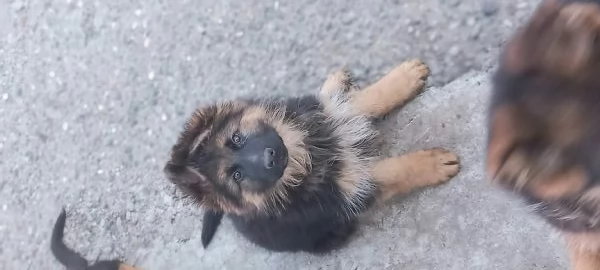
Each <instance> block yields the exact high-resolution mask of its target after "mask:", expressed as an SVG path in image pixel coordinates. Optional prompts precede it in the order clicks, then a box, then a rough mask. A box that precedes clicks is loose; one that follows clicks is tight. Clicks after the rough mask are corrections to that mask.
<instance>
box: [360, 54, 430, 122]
mask: <svg viewBox="0 0 600 270" xmlns="http://www.w3.org/2000/svg"><path fill="white" fill-rule="evenodd" d="M428 76H429V67H427V65H425V63H423V62H422V61H421V60H416V59H415V60H410V61H406V62H403V63H402V64H400V65H398V66H397V67H396V68H394V69H393V70H392V71H390V72H389V73H388V74H386V75H385V76H383V77H382V78H380V79H379V80H378V81H377V82H375V83H373V84H371V85H369V86H367V87H366V88H365V89H362V90H361V91H357V92H353V93H352V100H351V102H352V106H353V107H354V109H356V110H357V111H358V112H360V113H362V114H365V115H367V116H370V117H375V118H377V117H382V116H384V115H386V114H388V113H389V112H391V111H392V110H394V109H396V108H398V107H400V106H402V105H404V104H405V103H406V102H408V101H409V100H411V99H412V98H414V97H415V96H416V95H417V94H419V93H420V92H421V90H423V88H424V87H425V80H426V79H427V77H428Z"/></svg>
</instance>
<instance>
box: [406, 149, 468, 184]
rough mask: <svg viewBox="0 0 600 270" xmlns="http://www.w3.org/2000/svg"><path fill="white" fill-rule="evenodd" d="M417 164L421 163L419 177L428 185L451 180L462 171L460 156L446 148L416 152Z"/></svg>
mask: <svg viewBox="0 0 600 270" xmlns="http://www.w3.org/2000/svg"><path fill="white" fill-rule="evenodd" d="M414 155H415V158H417V159H418V160H417V162H416V164H420V167H421V168H420V169H421V173H420V174H419V176H418V177H420V178H421V181H423V182H425V183H427V184H428V185H436V184H441V183H443V182H446V181H448V180H450V179H451V178H452V177H454V176H456V175H457V174H458V173H459V172H460V160H459V158H458V156H457V155H456V154H454V153H452V152H450V151H448V150H446V149H442V148H433V149H428V150H421V151H418V152H415V153H414Z"/></svg>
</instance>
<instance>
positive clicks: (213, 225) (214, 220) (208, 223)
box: [201, 210, 223, 248]
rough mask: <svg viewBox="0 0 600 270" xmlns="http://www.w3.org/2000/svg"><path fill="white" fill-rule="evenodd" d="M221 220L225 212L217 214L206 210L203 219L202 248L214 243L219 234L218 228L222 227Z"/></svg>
mask: <svg viewBox="0 0 600 270" xmlns="http://www.w3.org/2000/svg"><path fill="white" fill-rule="evenodd" d="M221 219H223V212H215V211H211V210H206V212H204V217H203V219H202V234H201V239H202V246H203V247H204V248H206V247H207V246H208V244H210V241H212V239H213V237H214V236H215V232H217V228H218V227H219V225H221Z"/></svg>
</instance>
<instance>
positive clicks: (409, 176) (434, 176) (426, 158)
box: [372, 148, 460, 201]
mask: <svg viewBox="0 0 600 270" xmlns="http://www.w3.org/2000/svg"><path fill="white" fill-rule="evenodd" d="M459 171H460V165H459V158H458V156H457V155H455V154H454V153H452V152H450V151H447V150H444V149H441V148H434V149H429V150H421V151H416V152H412V153H409V154H406V155H403V156H398V157H392V158H387V159H383V160H381V161H379V162H377V163H375V165H374V166H373V169H372V175H373V178H374V179H375V181H376V182H377V184H378V185H379V186H380V189H381V197H380V199H381V200H382V201H386V200H388V199H391V198H392V197H394V196H396V195H401V194H406V193H409V192H411V191H412V190H415V189H418V188H422V187H427V186H433V185H436V184H440V183H443V182H446V181H448V180H450V178H452V177H454V176H455V175H456V174H458V172H459Z"/></svg>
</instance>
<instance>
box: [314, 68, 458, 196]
mask: <svg viewBox="0 0 600 270" xmlns="http://www.w3.org/2000/svg"><path fill="white" fill-rule="evenodd" d="M428 75H429V68H428V67H427V66H426V65H425V64H424V63H423V62H421V61H420V60H411V61H406V62H403V63H401V64H400V65H399V66H397V67H396V68H395V69H393V70H392V71H391V72H389V73H387V74H386V75H384V76H383V77H382V78H380V79H379V80H378V81H376V82H375V83H373V84H371V85H369V86H367V87H365V88H364V89H360V90H359V89H357V87H356V86H355V85H353V84H352V80H351V77H350V74H349V73H348V71H345V70H342V71H338V72H336V73H333V74H332V75H330V76H329V77H328V78H327V80H326V81H325V83H324V84H323V86H322V87H321V92H320V93H319V96H320V98H321V100H322V102H323V103H324V105H325V110H326V111H328V112H329V113H330V114H332V115H335V116H338V115H339V117H347V118H350V117H352V116H355V115H359V116H366V117H381V116H383V115H385V114H387V113H389V112H390V111H392V110H393V109H396V108H398V107H400V106H402V105H404V104H405V103H406V102H408V101H409V100H410V99H412V98H413V97H415V96H416V95H417V94H418V93H419V92H420V91H421V90H422V89H423V88H424V85H425V79H426V78H427V76H428ZM351 90H357V91H355V92H350V91H351ZM348 92H350V93H349V97H348V98H349V103H350V105H351V107H350V109H349V110H347V109H346V108H345V107H343V106H340V105H339V104H336V102H335V100H340V99H342V100H344V99H345V97H344V95H345V94H346V93H348ZM338 102H339V101H338ZM346 156H348V158H347V159H345V160H347V162H346V164H347V166H346V170H344V172H345V174H343V175H342V177H340V179H338V181H337V183H338V185H339V187H340V189H341V190H342V192H343V193H344V194H345V196H346V197H347V198H349V201H352V199H353V198H356V196H357V194H360V193H364V192H371V190H370V188H372V186H370V185H365V184H364V182H365V181H367V179H371V178H374V179H375V181H376V184H378V185H379V186H380V188H381V189H382V191H383V195H382V198H383V200H387V199H388V198H390V197H393V196H395V195H398V194H404V193H407V192H410V191H411V190H413V189H416V188H419V187H424V186H429V185H433V184H436V183H439V182H443V181H447V180H449V179H450V178H451V177H452V176H454V175H456V174H457V173H458V170H459V165H458V157H456V155H454V154H452V153H450V152H448V151H445V150H442V149H433V150H428V151H419V152H415V153H411V154H408V155H406V156H401V157H396V158H389V159H385V160H382V161H379V162H377V163H372V162H368V164H371V165H370V167H369V168H362V167H361V165H363V164H365V162H366V161H354V162H352V160H353V156H354V155H352V153H347V154H346ZM446 162H448V163H451V164H447V165H443V163H446ZM365 171H369V172H370V174H371V175H370V177H369V176H367V177H357V175H360V174H365V173H366V172H365ZM442 174H443V176H442Z"/></svg>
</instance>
